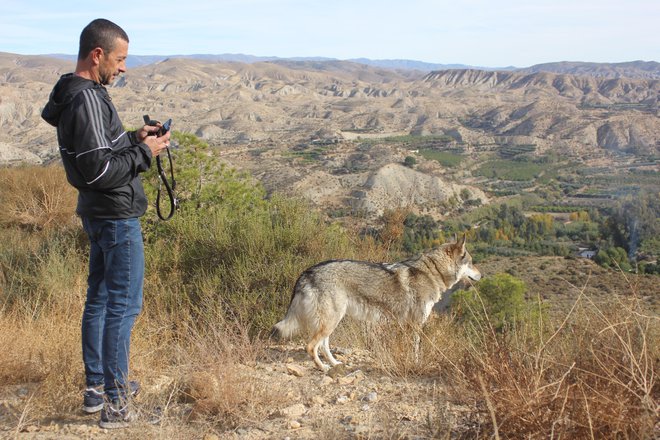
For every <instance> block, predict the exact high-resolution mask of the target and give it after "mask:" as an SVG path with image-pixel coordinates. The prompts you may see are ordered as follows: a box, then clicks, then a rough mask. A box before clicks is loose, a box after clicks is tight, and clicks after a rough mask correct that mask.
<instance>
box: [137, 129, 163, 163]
mask: <svg viewBox="0 0 660 440" xmlns="http://www.w3.org/2000/svg"><path fill="white" fill-rule="evenodd" d="M160 127H161V124H159V125H145V126H144V127H142V128H141V129H140V130H138V131H137V132H136V133H135V134H136V137H137V139H138V141H140V142H142V143H144V144H146V145H147V147H149V149H150V150H151V155H152V156H153V157H156V156H158V155H159V154H160V153H161V152H162V151H163V150H164V149H165V148H167V147H169V146H170V133H171V132H169V131H168V132H167V133H165V134H164V135H163V136H160V137H156V136H155V135H154V133H156V132H157V131H158V130H160ZM140 138H141V139H140Z"/></svg>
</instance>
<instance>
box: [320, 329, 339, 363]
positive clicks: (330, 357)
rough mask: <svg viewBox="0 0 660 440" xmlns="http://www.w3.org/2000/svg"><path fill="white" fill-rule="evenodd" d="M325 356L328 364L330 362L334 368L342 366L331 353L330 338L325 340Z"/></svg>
mask: <svg viewBox="0 0 660 440" xmlns="http://www.w3.org/2000/svg"><path fill="white" fill-rule="evenodd" d="M323 354H324V355H325V358H326V359H327V360H328V362H330V365H332V366H333V367H334V366H335V365H339V364H341V362H339V361H338V360H337V359H335V357H334V356H333V355H332V353H331V352H330V337H329V336H328V337H326V338H324V339H323Z"/></svg>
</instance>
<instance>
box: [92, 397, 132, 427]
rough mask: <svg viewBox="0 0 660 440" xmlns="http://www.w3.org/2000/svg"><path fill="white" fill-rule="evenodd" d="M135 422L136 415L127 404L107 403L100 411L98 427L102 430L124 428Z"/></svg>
mask: <svg viewBox="0 0 660 440" xmlns="http://www.w3.org/2000/svg"><path fill="white" fill-rule="evenodd" d="M136 420H137V413H136V412H135V411H134V410H133V409H132V407H131V405H130V404H129V403H128V402H125V403H124V405H123V406H122V404H121V402H119V401H115V402H108V403H106V405H105V406H103V409H102V410H101V420H100V421H99V426H100V427H101V428H103V429H118V428H126V427H128V426H129V425H130V424H131V422H135V421H136Z"/></svg>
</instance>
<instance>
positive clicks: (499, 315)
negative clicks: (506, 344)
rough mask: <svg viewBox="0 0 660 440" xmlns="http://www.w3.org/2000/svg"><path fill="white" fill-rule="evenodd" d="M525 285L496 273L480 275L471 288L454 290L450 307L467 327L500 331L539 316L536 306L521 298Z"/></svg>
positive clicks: (480, 330)
mask: <svg viewBox="0 0 660 440" xmlns="http://www.w3.org/2000/svg"><path fill="white" fill-rule="evenodd" d="M526 289H527V288H526V286H525V283H524V282H523V281H522V280H520V279H518V278H516V277H514V276H512V275H510V274H507V273H499V274H496V275H494V276H492V277H489V278H484V279H482V280H481V281H479V282H478V283H477V284H476V286H475V288H474V289H470V290H459V291H457V292H456V293H454V296H453V298H452V309H453V310H454V311H455V313H456V314H457V316H458V319H459V321H460V322H462V323H463V324H465V325H466V326H468V327H469V328H473V329H476V330H478V331H479V332H481V333H483V332H484V331H489V328H490V329H492V330H493V331H495V332H497V333H502V332H504V331H506V330H512V329H515V327H516V326H518V325H520V324H523V323H529V322H533V321H535V320H538V319H539V315H538V307H534V305H531V304H529V303H528V302H527V301H526V300H525V292H526Z"/></svg>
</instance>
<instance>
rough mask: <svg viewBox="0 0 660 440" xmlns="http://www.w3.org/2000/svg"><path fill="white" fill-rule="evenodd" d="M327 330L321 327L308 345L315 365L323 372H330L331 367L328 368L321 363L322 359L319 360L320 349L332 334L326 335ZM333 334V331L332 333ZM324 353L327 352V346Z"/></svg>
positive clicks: (308, 350)
mask: <svg viewBox="0 0 660 440" xmlns="http://www.w3.org/2000/svg"><path fill="white" fill-rule="evenodd" d="M326 331H327V330H326V328H325V327H323V326H321V328H319V329H318V330H317V331H316V333H314V335H313V336H312V339H311V340H310V341H309V343H308V344H307V353H309V355H310V356H311V357H312V359H314V363H315V364H316V366H317V367H319V368H320V369H321V370H323V371H328V370H329V369H330V367H328V366H327V365H326V364H324V363H323V362H321V358H319V347H320V346H322V345H323V340H324V339H326V338H327V337H328V336H330V334H327V335H326ZM330 333H332V330H331V331H330ZM324 351H325V346H324Z"/></svg>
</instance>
